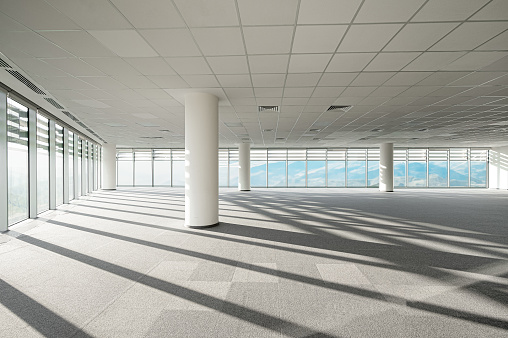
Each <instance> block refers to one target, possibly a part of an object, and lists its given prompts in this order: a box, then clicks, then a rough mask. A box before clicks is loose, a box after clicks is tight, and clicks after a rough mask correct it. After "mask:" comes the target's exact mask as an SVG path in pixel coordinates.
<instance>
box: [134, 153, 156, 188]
mask: <svg viewBox="0 0 508 338" xmlns="http://www.w3.org/2000/svg"><path fill="white" fill-rule="evenodd" d="M134 185H136V186H152V151H151V150H150V151H146V150H145V151H135V152H134Z"/></svg>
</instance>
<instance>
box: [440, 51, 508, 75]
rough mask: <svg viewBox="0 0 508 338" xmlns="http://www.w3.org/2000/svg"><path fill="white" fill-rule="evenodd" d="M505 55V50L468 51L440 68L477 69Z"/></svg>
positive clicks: (452, 69) (451, 69)
mask: <svg viewBox="0 0 508 338" xmlns="http://www.w3.org/2000/svg"><path fill="white" fill-rule="evenodd" d="M507 55H508V53H506V52H470V53H467V54H466V55H464V56H463V57H461V58H459V59H458V60H456V61H454V62H452V63H450V64H449V65H447V66H446V67H444V68H442V70H450V71H454V70H470V71H473V70H478V69H480V68H483V67H486V66H488V65H490V64H491V63H493V62H496V61H498V60H500V59H502V58H503V57H505V56H507Z"/></svg>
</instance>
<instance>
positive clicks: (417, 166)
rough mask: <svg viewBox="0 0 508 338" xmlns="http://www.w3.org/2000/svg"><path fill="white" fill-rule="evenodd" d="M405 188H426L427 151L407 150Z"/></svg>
mask: <svg viewBox="0 0 508 338" xmlns="http://www.w3.org/2000/svg"><path fill="white" fill-rule="evenodd" d="M407 156H408V164H407V186H408V187H426V186H427V149H408V155H407Z"/></svg>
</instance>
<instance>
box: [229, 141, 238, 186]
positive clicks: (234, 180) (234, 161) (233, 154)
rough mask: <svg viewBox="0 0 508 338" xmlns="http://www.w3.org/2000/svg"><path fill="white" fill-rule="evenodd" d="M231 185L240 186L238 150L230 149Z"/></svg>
mask: <svg viewBox="0 0 508 338" xmlns="http://www.w3.org/2000/svg"><path fill="white" fill-rule="evenodd" d="M228 151H229V186H230V187H238V150H237V149H229V150H228Z"/></svg>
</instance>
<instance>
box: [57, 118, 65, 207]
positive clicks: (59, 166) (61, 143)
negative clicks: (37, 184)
mask: <svg viewBox="0 0 508 338" xmlns="http://www.w3.org/2000/svg"><path fill="white" fill-rule="evenodd" d="M55 145H56V205H57V206H58V205H61V204H63V183H64V165H63V162H64V158H63V146H64V140H63V127H61V126H59V125H58V124H55Z"/></svg>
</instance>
